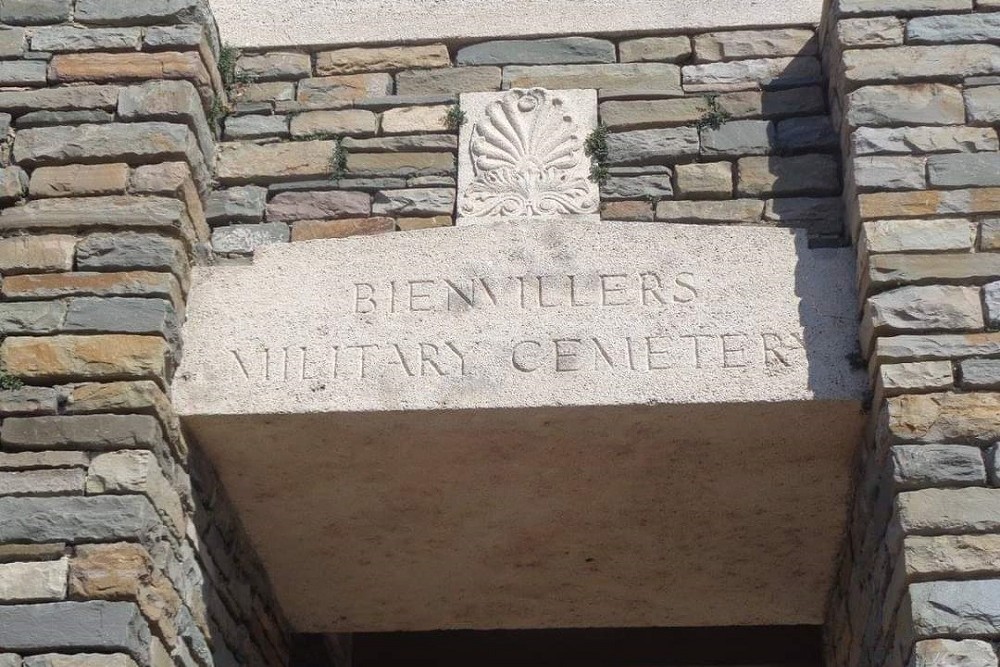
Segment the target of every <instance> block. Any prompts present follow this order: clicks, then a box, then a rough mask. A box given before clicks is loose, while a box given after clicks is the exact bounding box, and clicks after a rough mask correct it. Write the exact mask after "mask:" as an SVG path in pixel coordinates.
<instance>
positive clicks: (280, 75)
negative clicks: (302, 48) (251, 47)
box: [236, 52, 312, 81]
mask: <svg viewBox="0 0 1000 667" xmlns="http://www.w3.org/2000/svg"><path fill="white" fill-rule="evenodd" d="M236 74H237V76H244V77H248V78H250V79H252V80H254V81H279V80H282V79H291V80H297V79H305V78H308V77H309V76H311V75H312V58H310V57H309V54H307V53H280V52H277V53H276V52H271V53H262V54H260V55H247V56H242V57H240V59H239V60H237V61H236Z"/></svg>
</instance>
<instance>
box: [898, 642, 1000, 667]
mask: <svg viewBox="0 0 1000 667" xmlns="http://www.w3.org/2000/svg"><path fill="white" fill-rule="evenodd" d="M913 665H914V667H947V666H948V665H960V666H961V667H997V654H996V652H995V651H994V650H993V647H992V646H991V645H990V644H989V643H987V642H984V641H982V640H979V639H963V640H954V639H928V640H924V641H921V642H917V644H916V645H915V646H914V647H913Z"/></svg>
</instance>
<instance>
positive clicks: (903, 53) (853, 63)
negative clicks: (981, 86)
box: [843, 44, 1000, 84]
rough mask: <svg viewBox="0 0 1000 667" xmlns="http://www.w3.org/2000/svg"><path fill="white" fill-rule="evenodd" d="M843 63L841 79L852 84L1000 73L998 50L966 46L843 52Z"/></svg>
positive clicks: (901, 47)
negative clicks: (842, 76) (842, 77)
mask: <svg viewBox="0 0 1000 667" xmlns="http://www.w3.org/2000/svg"><path fill="white" fill-rule="evenodd" d="M843 61H844V77H845V79H846V80H847V82H848V83H853V84H864V83H879V82H890V81H899V82H905V81H908V80H909V81H919V80H927V79H931V78H937V77H951V78H954V77H965V76H976V75H982V74H995V73H997V72H1000V46H997V45H993V44H966V45H946V46H897V47H893V48H889V49H874V50H872V49H857V50H850V51H845V52H844V56H843Z"/></svg>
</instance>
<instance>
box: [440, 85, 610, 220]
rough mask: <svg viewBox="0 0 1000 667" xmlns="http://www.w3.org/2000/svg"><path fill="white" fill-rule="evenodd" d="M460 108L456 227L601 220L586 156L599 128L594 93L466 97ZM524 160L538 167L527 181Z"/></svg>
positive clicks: (538, 92) (533, 92) (535, 92)
mask: <svg viewBox="0 0 1000 667" xmlns="http://www.w3.org/2000/svg"><path fill="white" fill-rule="evenodd" d="M462 111H463V112H464V113H465V115H466V122H465V123H464V124H463V125H462V127H461V129H460V131H459V151H458V156H459V170H458V216H459V218H458V223H457V224H459V225H469V224H480V223H490V222H497V221H500V220H502V219H504V218H511V217H516V218H531V217H535V218H543V217H551V216H553V215H560V216H568V217H570V218H572V219H575V220H579V221H596V220H598V219H599V218H600V213H599V210H598V207H599V205H600V196H599V193H598V188H597V184H596V183H594V182H593V181H592V180H591V179H590V168H591V162H590V159H589V158H588V157H587V155H586V154H585V152H584V142H585V141H586V139H587V136H588V135H589V134H590V133H591V132H592V131H593V130H594V129H595V128H596V127H597V93H596V91H594V90H559V91H555V92H553V91H547V90H543V89H541V88H533V89H531V90H513V91H509V92H505V93H468V94H465V95H462ZM508 128H509V129H508ZM526 156H530V164H531V165H532V167H531V168H530V172H529V173H530V175H529V176H528V178H527V180H526V179H525V177H524V172H523V168H522V166H521V165H522V164H524V163H525V162H524V161H525V160H526V159H528V158H526ZM527 182H530V183H531V185H530V186H529V185H527ZM438 212H444V211H438Z"/></svg>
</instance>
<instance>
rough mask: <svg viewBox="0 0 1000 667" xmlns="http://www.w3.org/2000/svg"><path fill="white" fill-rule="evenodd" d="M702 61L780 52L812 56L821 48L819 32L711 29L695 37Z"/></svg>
mask: <svg viewBox="0 0 1000 667" xmlns="http://www.w3.org/2000/svg"><path fill="white" fill-rule="evenodd" d="M694 51H695V56H696V57H697V58H698V60H699V61H700V62H713V61H716V60H736V59H741V58H742V59H745V58H774V57H777V56H811V55H816V54H817V53H818V52H819V42H818V40H817V39H816V33H815V32H814V31H812V30H806V29H801V28H780V29H775V30H733V31H726V32H710V33H705V34H702V35H697V36H696V37H695V38H694Z"/></svg>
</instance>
